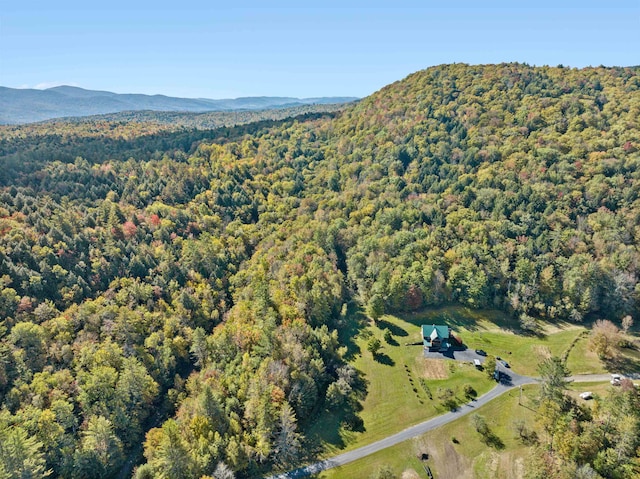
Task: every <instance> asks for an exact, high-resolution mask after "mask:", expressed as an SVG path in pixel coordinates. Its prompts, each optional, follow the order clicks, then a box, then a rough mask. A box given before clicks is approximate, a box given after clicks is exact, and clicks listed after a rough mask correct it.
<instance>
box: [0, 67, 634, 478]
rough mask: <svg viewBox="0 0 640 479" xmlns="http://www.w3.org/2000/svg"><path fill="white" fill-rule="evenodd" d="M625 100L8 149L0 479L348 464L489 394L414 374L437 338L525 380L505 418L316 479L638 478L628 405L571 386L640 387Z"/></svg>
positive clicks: (533, 90) (413, 91) (580, 98)
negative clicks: (421, 455) (353, 454)
mask: <svg viewBox="0 0 640 479" xmlns="http://www.w3.org/2000/svg"><path fill="white" fill-rule="evenodd" d="M639 89H640V75H639V70H638V68H637V67H628V68H622V67H615V68H614V67H612V68H605V67H598V68H592V67H588V68H582V69H576V68H568V67H563V66H558V67H547V66H545V67H533V66H529V65H527V64H520V63H502V64H495V65H468V64H462V63H456V64H449V65H440V66H437V67H431V68H428V69H426V70H422V71H419V72H416V73H414V74H412V75H409V76H408V77H407V78H405V79H403V80H399V81H397V82H395V83H392V84H390V85H388V86H386V87H384V88H382V89H381V90H380V91H378V92H376V93H374V94H372V95H371V96H369V97H366V98H363V99H362V100H360V101H358V102H357V103H353V104H348V105H343V106H340V107H339V108H337V107H325V106H322V105H316V106H313V108H311V107H309V109H308V110H304V111H301V110H299V109H297V108H298V107H296V108H294V109H292V110H290V112H289V113H290V114H291V115H292V116H289V113H287V114H284V115H282V112H281V111H280V110H278V112H275V113H274V112H251V113H247V114H245V115H244V116H241V117H237V118H231V117H228V116H219V117H218V116H207V117H196V116H193V117H189V116H188V115H186V116H185V115H183V116H175V115H174V114H169V113H167V114H153V119H150V118H149V117H148V116H146V115H149V114H148V113H138V114H135V115H134V116H133V117H131V118H128V117H126V115H125V116H115V117H99V118H88V119H84V120H73V121H55V122H47V123H41V124H29V125H21V126H3V127H0V404H1V406H2V407H1V408H0V476H2V477H4V476H3V474H4V475H6V476H7V477H11V478H13V477H43V476H48V477H53V478H58V477H59V478H71V479H81V478H82V479H84V478H99V479H103V478H104V479H107V478H114V477H123V478H124V477H133V478H135V479H147V478H156V477H157V478H167V479H190V478H210V477H215V478H216V479H220V478H224V479H227V478H230V477H236V478H239V479H242V478H256V477H268V476H270V475H273V474H279V473H285V472H286V471H291V470H294V469H296V468H298V467H300V466H301V465H304V464H310V463H314V462H316V461H318V460H322V459H326V458H330V457H333V456H335V455H339V454H343V453H344V452H345V451H347V452H348V451H354V450H356V449H358V448H360V447H362V446H365V445H367V444H371V443H373V442H375V441H378V440H381V439H384V438H386V437H389V436H392V435H394V434H396V433H398V432H400V431H402V430H404V429H406V428H407V427H411V426H414V425H417V424H420V423H422V422H424V421H426V420H429V419H433V418H437V417H441V416H443V415H444V414H447V413H448V412H449V411H450V410H456V409H457V408H461V407H466V406H464V405H465V404H468V403H470V402H471V403H472V400H473V398H474V397H478V398H479V397H481V396H482V395H483V394H485V393H488V392H489V391H492V390H493V388H494V387H495V384H496V383H495V380H494V378H493V373H494V371H493V369H494V368H493V367H486V368H484V370H482V369H481V368H480V367H475V366H474V364H473V362H471V361H454V360H451V359H446V360H441V359H438V358H436V357H434V356H429V357H425V353H424V347H425V345H426V343H425V342H424V341H425V338H423V337H421V333H420V331H421V326H422V325H427V326H429V325H431V326H433V328H432V329H436V328H435V325H440V326H442V327H444V328H445V329H446V328H451V333H452V335H453V338H458V339H459V340H460V341H461V342H462V344H464V345H465V346H466V347H467V349H468V351H469V352H473V351H475V350H476V349H478V350H484V351H485V352H486V353H487V356H486V357H485V356H482V357H483V358H484V364H485V366H487V365H490V364H491V361H493V360H496V361H498V364H499V366H498V369H500V370H502V372H503V373H505V374H509V371H512V373H513V374H520V375H523V376H530V377H534V376H535V377H537V378H540V382H539V383H538V384H532V385H527V386H525V387H524V388H523V395H524V398H525V403H524V404H525V406H526V407H524V406H522V405H518V403H517V401H518V394H517V393H519V391H518V390H517V389H511V390H509V391H507V392H505V393H504V394H502V395H501V396H499V397H496V398H495V399H494V400H492V401H490V402H488V403H487V404H485V405H484V406H482V407H481V408H478V412H477V413H470V414H468V415H466V416H464V417H460V418H456V420H455V421H453V422H451V423H449V424H447V425H446V426H443V427H441V428H437V429H434V430H431V431H425V434H421V435H419V436H418V437H417V438H414V439H410V440H409V441H408V442H403V443H401V444H397V445H395V446H393V447H391V448H388V449H384V450H381V451H379V452H376V453H375V454H374V455H372V456H369V457H368V458H365V459H360V460H359V461H357V462H353V463H351V464H348V465H345V466H342V467H341V468H338V469H335V470H332V471H326V472H323V473H321V474H320V475H319V477H327V478H334V477H335V478H338V477H350V478H359V477H362V478H367V479H368V478H375V479H386V478H387V477H400V475H402V474H403V473H405V472H406V473H407V474H408V476H407V477H411V474H414V473H413V472H411V471H407V470H408V469H412V470H413V471H414V472H415V473H417V474H418V477H425V474H426V472H425V469H424V468H422V469H421V467H422V462H423V461H421V460H419V459H418V458H417V453H418V452H420V451H422V450H424V451H425V452H428V453H429V455H430V459H428V461H430V462H425V464H428V465H429V467H431V468H433V471H434V473H435V474H436V477H439V478H441V477H488V475H492V476H496V477H523V478H526V479H538V478H549V477H554V478H561V479H563V478H573V477H578V476H577V475H578V474H584V475H583V476H580V477H591V478H598V477H603V478H631V477H635V476H636V475H637V474H638V473H639V471H640V469H639V467H640V463H639V459H638V450H639V449H638V447H639V446H640V442H639V439H638V438H639V437H640V434H639V433H638V432H639V431H640V417H639V416H638V411H640V395H639V394H638V392H637V390H636V388H635V387H634V385H633V383H632V382H631V381H629V380H621V381H620V384H619V385H616V386H612V385H610V384H602V383H599V384H589V385H588V388H590V389H589V391H591V392H593V393H594V398H595V399H593V400H590V401H587V400H583V399H581V398H580V397H579V396H578V394H579V393H580V392H584V389H583V386H581V385H579V384H578V383H577V382H576V383H571V382H569V383H567V382H566V378H568V377H569V376H571V375H582V374H595V375H598V376H597V377H601V376H600V375H602V374H609V373H619V374H623V375H628V376H632V375H634V374H637V373H638V372H640V353H639V350H638V336H637V331H638V329H637V325H635V322H637V318H638V312H639V308H638V304H639V303H638V299H639V297H638V294H639V291H640V286H639V280H638V278H639V277H640V270H639V268H640V253H639V252H638V237H639V235H640V213H639V212H640V203H639V202H640V198H639V196H638V192H639V191H640V187H639V183H638V181H639V177H638V174H639V173H638V165H639V164H640V153H639V152H640V124H639V122H638V118H640V93H639ZM304 108H307V107H304ZM254 120H256V121H254ZM445 329H442V331H445ZM430 331H431V330H430ZM435 332H436V336H438V338H440V336H439V335H440V332H438V330H436V331H435ZM429 334H431V333H429ZM445 335H446V334H445ZM445 339H450V338H445ZM438 340H439V339H438ZM430 344H433V343H430ZM474 354H475V353H474ZM474 357H475V356H474ZM498 357H499V358H500V359H497V358H498ZM469 358H471V356H469ZM500 361H506V362H508V364H509V366H510V367H509V368H507V367H506V366H504V365H500V364H501V363H500ZM503 378H504V376H503ZM584 387H585V388H586V387H587V386H586V385H585V386H584ZM595 396H598V397H595ZM518 421H520V422H518ZM522 421H524V422H522ZM515 423H517V424H515ZM518 424H519V426H518V427H517V428H516V426H517V425H518ZM516 429H517V430H516ZM453 439H455V440H456V441H454V440H453ZM534 439H535V440H534ZM363 461H364V462H363ZM389 470H390V471H391V472H389ZM7 471H8V472H7ZM5 473H6V474H5ZM18 473H19V476H16V474H18ZM385 474H386V475H385ZM414 476H415V474H414Z"/></svg>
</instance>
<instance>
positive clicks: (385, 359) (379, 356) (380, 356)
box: [373, 353, 396, 366]
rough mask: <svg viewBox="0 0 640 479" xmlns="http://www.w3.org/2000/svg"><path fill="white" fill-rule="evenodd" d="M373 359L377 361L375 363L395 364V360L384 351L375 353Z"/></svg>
mask: <svg viewBox="0 0 640 479" xmlns="http://www.w3.org/2000/svg"><path fill="white" fill-rule="evenodd" d="M373 360H374V361H375V362H377V363H380V364H384V365H386V366H395V365H396V362H395V361H394V360H393V359H391V357H390V356H388V355H387V354H385V353H376V354H375V355H374V356H373Z"/></svg>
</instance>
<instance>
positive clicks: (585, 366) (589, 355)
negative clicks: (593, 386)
mask: <svg viewBox="0 0 640 479" xmlns="http://www.w3.org/2000/svg"><path fill="white" fill-rule="evenodd" d="M588 343H589V338H588V336H586V337H581V338H580V339H578V341H577V342H576V343H575V345H574V346H573V348H572V349H571V352H570V353H569V356H568V357H567V367H568V368H569V371H571V374H603V373H606V372H607V371H606V369H605V366H604V364H602V361H600V359H598V355H597V354H596V353H594V352H593V351H589V348H588V347H587V346H588Z"/></svg>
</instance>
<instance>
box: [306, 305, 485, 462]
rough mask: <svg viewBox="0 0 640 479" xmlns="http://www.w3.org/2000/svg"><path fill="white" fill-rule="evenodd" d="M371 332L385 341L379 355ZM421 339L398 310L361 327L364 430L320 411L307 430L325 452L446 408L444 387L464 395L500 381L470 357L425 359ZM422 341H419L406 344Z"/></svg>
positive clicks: (357, 359)
mask: <svg viewBox="0 0 640 479" xmlns="http://www.w3.org/2000/svg"><path fill="white" fill-rule="evenodd" d="M387 328H388V329H389V330H390V331H392V333H393V340H392V344H389V343H387V342H386V341H385V340H384V331H385V329H387ZM371 337H377V338H378V339H379V340H380V341H381V343H382V345H383V347H382V349H381V350H380V353H379V355H378V356H377V357H376V358H374V357H373V355H372V354H371V353H370V352H369V351H367V343H368V341H369V340H370V338H371ZM420 341H421V336H420V331H419V328H417V327H415V326H414V325H412V324H411V323H408V322H406V321H404V320H403V319H401V318H398V317H395V316H384V317H383V318H381V320H380V321H378V323H377V324H375V325H374V324H373V322H371V323H370V324H369V326H367V327H366V328H365V329H364V330H362V331H361V332H360V334H359V336H358V337H357V339H356V341H355V345H356V347H355V349H356V350H358V351H359V353H357V354H355V355H354V357H353V358H352V360H351V364H352V365H353V366H354V367H355V368H356V369H357V370H358V371H360V372H361V373H362V374H363V377H364V379H365V381H366V383H367V394H366V397H365V399H364V400H363V401H362V410H361V411H360V412H359V413H358V415H359V416H360V418H361V419H362V421H363V425H364V430H363V431H360V432H354V431H349V430H346V429H344V428H338V427H337V422H338V421H339V419H340V418H339V417H335V416H334V415H333V414H332V413H329V412H325V413H323V414H321V416H320V417H319V418H318V420H317V421H316V422H315V423H314V424H313V425H312V427H311V428H310V430H308V433H307V436H308V437H310V438H312V439H313V440H315V441H317V442H319V443H321V448H322V450H323V456H325V457H328V456H332V455H334V454H338V453H340V452H341V451H345V450H348V449H354V448H356V447H360V446H363V445H365V444H369V443H371V442H374V441H377V440H378V439H382V438H384V437H386V436H389V435H391V434H394V433H396V432H399V431H401V430H403V429H405V428H407V427H409V426H412V425H414V424H417V423H420V422H422V421H425V420H427V419H429V418H431V417H434V416H437V415H440V414H443V413H445V412H447V409H446V408H445V407H444V406H443V405H442V402H443V401H442V400H441V399H440V396H442V394H443V392H444V390H445V389H450V390H452V391H453V392H454V394H455V396H456V397H457V398H458V399H459V400H460V401H464V387H465V385H469V386H471V387H472V388H473V389H474V390H475V391H476V392H477V394H478V395H481V394H484V393H486V392H487V391H489V390H490V389H491V388H492V387H493V386H494V385H495V382H493V381H492V380H490V379H488V378H487V376H486V374H485V373H484V372H481V371H478V370H476V369H475V368H474V366H473V364H471V363H459V362H456V361H450V360H429V361H426V360H425V359H424V356H423V348H422V343H421V342H420ZM417 342H420V344H419V345H416V344H411V345H409V344H407V343H417ZM421 379H422V381H421Z"/></svg>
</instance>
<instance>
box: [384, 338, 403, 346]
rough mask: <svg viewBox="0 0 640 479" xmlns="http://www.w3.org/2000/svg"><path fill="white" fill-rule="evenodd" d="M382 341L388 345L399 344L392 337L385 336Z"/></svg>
mask: <svg viewBox="0 0 640 479" xmlns="http://www.w3.org/2000/svg"><path fill="white" fill-rule="evenodd" d="M384 341H385V342H386V343H387V344H388V345H390V346H399V345H400V343H398V341H396V340H395V339H394V338H393V337H391V338H385V339H384Z"/></svg>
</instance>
